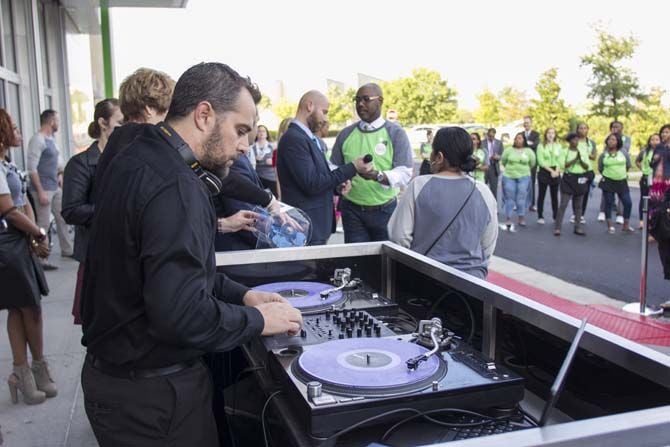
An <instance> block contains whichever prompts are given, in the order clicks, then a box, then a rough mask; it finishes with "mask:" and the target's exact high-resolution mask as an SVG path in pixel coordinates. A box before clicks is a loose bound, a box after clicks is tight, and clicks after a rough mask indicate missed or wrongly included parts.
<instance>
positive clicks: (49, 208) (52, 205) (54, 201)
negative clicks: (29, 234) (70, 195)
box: [33, 188, 72, 256]
mask: <svg viewBox="0 0 670 447" xmlns="http://www.w3.org/2000/svg"><path fill="white" fill-rule="evenodd" d="M44 192H45V193H46V195H47V198H48V199H49V203H47V204H46V205H41V204H40V199H39V197H38V196H37V194H36V193H33V197H34V198H35V218H36V219H37V226H39V227H42V228H44V229H45V230H48V229H49V222H50V221H51V214H52V213H53V215H54V217H55V218H56V231H57V232H58V243H59V244H60V252H61V254H62V255H63V256H72V241H71V240H70V234H69V231H68V229H69V226H68V224H66V223H65V219H63V216H61V215H60V210H61V207H62V202H63V190H62V189H60V188H58V189H57V190H56V191H44Z"/></svg>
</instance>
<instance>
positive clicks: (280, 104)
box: [272, 98, 298, 121]
mask: <svg viewBox="0 0 670 447" xmlns="http://www.w3.org/2000/svg"><path fill="white" fill-rule="evenodd" d="M297 110H298V103H296V102H291V101H289V100H287V99H286V98H281V99H280V100H279V101H277V103H276V104H274V105H273V106H272V111H273V112H274V114H275V115H277V118H279V120H280V121H281V120H283V119H284V118H292V117H294V116H295V112H296V111H297Z"/></svg>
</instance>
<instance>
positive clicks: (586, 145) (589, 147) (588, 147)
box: [573, 139, 598, 174]
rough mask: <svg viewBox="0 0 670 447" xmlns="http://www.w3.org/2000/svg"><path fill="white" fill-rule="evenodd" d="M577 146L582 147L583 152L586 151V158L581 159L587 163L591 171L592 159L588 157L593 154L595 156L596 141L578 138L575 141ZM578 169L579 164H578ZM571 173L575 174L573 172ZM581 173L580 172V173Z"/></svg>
mask: <svg viewBox="0 0 670 447" xmlns="http://www.w3.org/2000/svg"><path fill="white" fill-rule="evenodd" d="M577 148H578V149H583V150H584V152H586V158H584V159H583V160H584V161H585V162H587V163H588V164H589V169H588V170H589V171H593V160H590V159H589V157H590V156H593V157H595V156H596V154H597V153H598V150H597V149H596V143H595V141H593V140H590V139H586V140H579V143H577ZM580 169H582V168H581V166H580ZM573 174H575V173H574V172H573ZM580 174H581V173H580Z"/></svg>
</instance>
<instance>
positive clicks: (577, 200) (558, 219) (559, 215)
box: [554, 192, 585, 230]
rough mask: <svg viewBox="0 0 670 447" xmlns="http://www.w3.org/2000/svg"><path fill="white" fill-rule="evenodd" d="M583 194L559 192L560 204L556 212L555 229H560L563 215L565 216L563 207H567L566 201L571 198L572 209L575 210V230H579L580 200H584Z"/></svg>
mask: <svg viewBox="0 0 670 447" xmlns="http://www.w3.org/2000/svg"><path fill="white" fill-rule="evenodd" d="M584 197H585V194H584V195H579V196H573V195H570V194H566V193H564V192H561V204H560V205H559V206H558V213H557V214H556V222H555V223H554V228H555V229H557V230H560V229H561V225H563V217H564V216H565V209H566V208H567V207H568V202H569V201H570V199H572V209H573V211H574V212H575V230H579V229H580V228H581V227H582V224H581V222H580V221H581V217H582V200H584Z"/></svg>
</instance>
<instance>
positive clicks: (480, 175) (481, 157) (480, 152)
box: [473, 148, 486, 183]
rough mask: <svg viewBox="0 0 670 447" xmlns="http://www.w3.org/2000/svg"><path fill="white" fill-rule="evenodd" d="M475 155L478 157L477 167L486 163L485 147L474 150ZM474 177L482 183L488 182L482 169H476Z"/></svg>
mask: <svg viewBox="0 0 670 447" xmlns="http://www.w3.org/2000/svg"><path fill="white" fill-rule="evenodd" d="M473 155H474V157H475V158H476V159H477V167H479V166H481V165H483V164H485V161H486V151H485V150H484V149H482V148H479V149H475V152H474V154H473ZM474 178H475V180H479V181H480V182H482V183H486V180H485V178H484V171H480V170H478V169H475V172H474Z"/></svg>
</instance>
